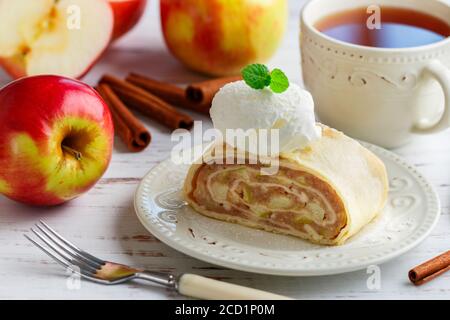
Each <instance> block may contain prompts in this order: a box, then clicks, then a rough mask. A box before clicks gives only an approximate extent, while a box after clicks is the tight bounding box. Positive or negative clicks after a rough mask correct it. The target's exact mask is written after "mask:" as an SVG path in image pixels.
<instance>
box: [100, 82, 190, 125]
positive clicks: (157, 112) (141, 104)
mask: <svg viewBox="0 0 450 320" xmlns="http://www.w3.org/2000/svg"><path fill="white" fill-rule="evenodd" d="M100 83H106V84H108V85H109V86H110V87H111V88H112V89H113V90H114V92H115V93H116V94H117V95H118V96H119V97H120V98H121V99H122V101H123V102H124V103H125V104H126V105H128V106H130V107H133V108H135V109H137V110H139V111H140V112H142V113H144V114H146V115H147V116H149V117H151V118H153V119H155V120H156V121H158V122H159V123H161V124H163V125H164V126H166V127H168V128H170V129H179V128H184V129H191V128H192V126H193V125H194V121H193V120H192V118H191V117H190V116H189V115H186V114H184V113H181V112H179V111H178V110H177V109H175V108H174V107H173V106H172V105H170V104H169V103H167V102H165V101H164V100H162V99H161V98H158V97H157V96H155V95H153V94H151V93H150V92H147V91H145V90H144V89H142V88H140V87H138V86H135V85H134V84H132V83H129V82H126V81H123V80H121V79H118V78H116V77H114V76H111V75H105V76H103V78H102V79H101V80H100Z"/></svg>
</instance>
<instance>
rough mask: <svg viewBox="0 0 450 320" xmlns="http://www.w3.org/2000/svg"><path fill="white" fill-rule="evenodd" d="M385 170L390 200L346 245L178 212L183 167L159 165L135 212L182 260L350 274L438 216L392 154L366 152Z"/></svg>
mask: <svg viewBox="0 0 450 320" xmlns="http://www.w3.org/2000/svg"><path fill="white" fill-rule="evenodd" d="M364 145H365V146H366V147H367V148H369V149H370V150H372V151H373V152H374V153H375V154H377V155H378V156H379V157H380V158H381V159H382V160H383V161H384V163H385V164H386V167H387V171H388V175H389V181H390V193H389V200H388V202H387V206H386V208H385V210H384V212H383V213H382V214H381V215H380V216H379V217H378V218H377V219H375V220H374V221H373V222H372V223H370V224H369V225H368V226H366V227H365V228H364V229H363V230H362V231H361V232H360V233H358V234H357V235H355V236H354V237H352V238H351V239H350V240H349V241H347V243H346V244H344V245H342V246H338V247H327V246H319V245H315V244H311V243H309V242H306V241H303V240H300V239H297V238H294V237H290V236H283V235H277V234H272V233H269V232H265V231H260V230H254V229H251V228H247V227H244V226H240V225H235V224H231V223H227V222H222V221H217V220H214V219H211V218H207V217H204V216H202V215H200V214H198V213H196V212H195V211H194V210H193V209H191V208H190V207H189V206H187V205H186V204H185V202H184V201H183V199H182V197H181V188H182V185H183V181H184V178H185V176H186V173H187V170H188V168H189V166H188V165H176V164H174V163H173V162H172V161H171V160H166V161H164V162H162V163H161V164H159V165H158V166H156V167H154V168H153V169H152V170H151V171H150V173H149V174H148V175H147V176H146V177H145V178H144V179H143V180H142V182H141V184H140V186H139V188H138V190H137V193H136V196H135V208H136V212H137V215H138V217H139V219H140V221H141V222H142V224H143V225H144V226H145V227H146V228H147V229H148V230H149V231H150V232H151V233H152V234H153V235H154V236H155V237H157V238H158V239H159V240H161V241H162V242H164V243H166V244H167V245H169V246H171V247H172V248H174V249H176V250H179V251H181V252H183V253H185V254H187V255H190V256H192V257H195V258H198V259H200V260H204V261H207V262H210V263H213V264H216V265H221V266H224V267H228V268H232V269H238V270H243V271H249V272H255V273H264V274H273V275H287V276H313V275H328V274H337V273H343V272H349V271H354V270H359V269H363V268H366V267H367V266H369V265H373V264H380V263H383V262H385V261H387V260H390V259H392V258H395V257H397V256H399V255H401V254H403V253H405V252H406V251H408V250H410V249H412V248H413V247H414V246H416V245H417V244H419V243H420V242H421V241H422V240H424V239H425V237H426V236H427V235H428V234H429V233H430V232H431V230H432V229H433V227H434V225H435V224H436V222H437V220H438V218H439V215H440V204H439V199H438V197H437V194H436V192H435V191H434V190H433V188H432V187H431V185H430V183H428V182H427V181H426V180H425V178H424V177H423V176H422V175H421V174H419V173H418V172H417V171H416V169H415V168H414V167H412V166H410V165H408V164H407V163H406V162H405V161H404V160H403V159H401V158H400V157H398V156H397V155H396V154H394V153H392V152H390V151H387V150H384V149H382V148H380V147H376V146H373V145H369V144H366V143H365V144H364Z"/></svg>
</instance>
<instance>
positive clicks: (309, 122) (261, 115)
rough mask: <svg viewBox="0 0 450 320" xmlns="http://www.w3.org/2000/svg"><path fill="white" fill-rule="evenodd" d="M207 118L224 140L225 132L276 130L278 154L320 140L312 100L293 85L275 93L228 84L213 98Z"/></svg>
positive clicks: (238, 84) (234, 83)
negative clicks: (209, 115) (277, 131)
mask: <svg viewBox="0 0 450 320" xmlns="http://www.w3.org/2000/svg"><path fill="white" fill-rule="evenodd" d="M210 114H211V119H212V121H213V124H214V127H215V128H216V129H217V130H219V131H220V132H221V133H222V135H223V136H224V137H226V129H239V128H240V129H243V130H248V129H256V130H258V129H279V152H291V151H294V150H296V149H302V148H304V147H305V146H307V145H308V144H309V143H310V142H311V141H313V140H315V139H318V138H320V136H321V130H320V128H319V127H318V126H317V125H316V120H315V116H314V102H313V99H312V96H311V94H310V93H309V92H308V91H306V90H303V89H302V88H300V87H299V86H298V85H296V84H290V86H289V88H288V89H287V90H286V91H284V92H283V93H274V92H272V91H271V90H270V89H269V88H266V89H262V90H255V89H252V88H250V87H249V86H248V85H247V84H246V83H245V82H244V81H237V82H232V83H229V84H227V85H225V86H224V87H223V88H222V89H221V90H220V91H219V92H218V93H217V94H216V96H215V97H214V100H213V103H212V106H211V110H210ZM226 141H227V142H228V143H231V144H232V141H228V140H226ZM269 148H272V146H269ZM247 151H248V150H247Z"/></svg>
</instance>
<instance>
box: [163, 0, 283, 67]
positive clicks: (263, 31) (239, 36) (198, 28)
mask: <svg viewBox="0 0 450 320" xmlns="http://www.w3.org/2000/svg"><path fill="white" fill-rule="evenodd" d="M160 9H161V23H162V29H163V32H164V38H165V41H166V44H167V46H168V48H169V50H170V51H171V52H172V54H173V55H174V56H175V57H177V58H178V59H179V60H180V61H181V62H182V63H184V64H185V65H186V66H187V67H189V68H191V69H193V70H195V71H198V72H202V73H205V74H209V75H214V76H221V75H232V74H238V73H239V72H240V70H241V69H242V68H243V67H244V66H246V65H247V64H250V63H257V62H258V63H263V62H265V61H267V60H268V59H269V58H270V57H271V56H272V55H273V54H274V52H275V51H276V49H277V48H278V46H279V44H280V41H281V39H282V37H283V35H284V32H285V29H286V22H287V0H161V6H160Z"/></svg>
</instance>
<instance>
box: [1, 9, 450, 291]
mask: <svg viewBox="0 0 450 320" xmlns="http://www.w3.org/2000/svg"><path fill="white" fill-rule="evenodd" d="M157 2H158V1H156V0H155V1H150V3H151V4H150V7H149V8H148V10H147V13H146V16H145V18H144V19H143V21H142V22H141V23H140V24H139V26H138V27H137V28H136V29H135V30H133V32H132V33H130V34H129V35H127V37H126V38H124V39H121V40H120V41H119V42H117V43H115V44H114V46H113V47H112V48H111V49H110V50H109V51H108V53H107V54H106V55H105V57H104V58H103V59H102V60H101V61H100V63H99V64H98V65H97V66H96V67H95V68H94V69H93V70H92V71H91V73H89V74H88V76H87V77H86V78H85V79H84V80H85V81H87V82H88V83H90V84H95V83H96V81H97V80H98V78H99V77H100V76H101V75H102V74H103V73H105V72H108V73H112V74H115V75H119V76H122V75H125V74H126V73H127V72H128V71H131V70H134V71H139V72H141V73H144V74H149V75H152V76H154V77H156V78H159V79H162V80H167V81H171V82H175V83H180V84H182V83H187V82H190V81H194V80H201V79H203V78H202V77H201V76H199V75H196V74H194V73H191V72H189V71H187V70H185V69H184V68H183V67H182V66H181V65H180V64H179V63H178V62H177V61H176V60H175V59H173V58H172V57H171V56H170V54H169V53H168V52H167V50H166V48H165V46H164V43H163V40H162V37H161V32H160V25H159V9H158V3H157ZM303 2H304V1H296V0H291V1H290V23H289V28H288V34H287V36H286V37H285V39H284V41H283V45H282V47H281V49H280V50H279V51H278V53H277V55H276V56H275V57H274V58H273V59H272V60H271V63H270V65H271V66H277V67H280V68H282V69H283V70H286V71H287V73H288V76H289V77H290V78H291V79H292V80H293V81H294V82H297V83H301V77H300V61H299V52H298V39H297V38H298V17H299V12H300V8H301V6H302V3H303ZM8 81H10V79H9V78H8V77H7V76H6V75H5V74H4V73H1V71H0V85H4V84H6V83H8ZM193 116H195V118H196V119H199V120H204V121H205V123H209V122H208V119H207V118H206V117H201V116H198V115H193ZM145 123H146V125H147V126H148V127H149V128H150V130H151V132H152V134H153V143H152V145H151V147H150V148H149V149H148V150H146V151H145V152H143V153H141V154H129V153H127V152H126V151H125V149H124V147H123V145H122V143H121V142H120V141H117V144H116V149H115V152H114V156H113V159H112V163H111V166H110V168H109V170H108V172H107V173H106V175H105V176H104V178H103V179H102V180H101V181H100V183H99V184H98V185H97V186H96V187H95V188H93V189H92V190H91V191H90V192H89V193H88V194H86V195H85V196H83V197H81V198H80V199H78V200H75V201H73V202H71V203H69V204H67V205H65V206H61V207H57V208H53V209H35V208H30V207H26V206H22V205H19V204H17V203H14V202H11V201H9V200H7V199H5V198H4V197H0V299H10V298H22V299H52V298H56V299H79V298H82V299H171V298H179V297H178V296H177V295H175V294H173V293H170V292H168V291H167V290H165V289H162V288H159V287H156V286H151V285H147V284H142V283H134V284H126V285H121V286H116V287H106V286H105V287H104V286H99V285H95V284H92V283H89V282H85V281H83V282H82V283H81V288H79V289H77V290H70V289H69V288H68V286H67V282H68V277H67V274H66V273H65V272H64V270H62V269H60V267H59V266H58V265H56V264H55V263H53V262H52V261H51V260H50V259H49V258H47V256H45V255H43V254H42V253H41V252H40V251H38V250H37V249H35V248H34V247H32V246H31V244H30V243H29V242H28V241H27V240H26V239H25V238H24V237H23V234H24V233H27V232H29V228H30V227H31V226H32V225H33V223H34V222H36V221H37V220H38V219H44V220H45V221H47V222H48V223H50V224H51V225H52V226H54V227H55V228H56V229H57V230H59V231H60V232H61V233H62V234H64V235H66V236H67V237H68V238H69V239H72V240H73V241H75V242H76V243H77V244H79V246H81V247H83V248H86V249H88V250H90V251H92V252H93V253H94V254H96V255H99V256H100V257H102V258H104V259H110V260H113V261H118V262H122V263H126V264H130V265H135V266H141V267H145V268H147V269H150V270H156V271H163V272H174V273H180V272H192V273H197V274H200V275H204V276H212V277H215V278H218V279H223V280H226V281H230V282H233V283H237V284H242V285H247V286H251V287H255V288H259V289H265V290H269V291H273V292H276V293H280V294H284V295H288V296H292V297H295V298H300V299H347V298H356V299H390V298H405V299H431V298H434V299H445V298H446V299H448V298H450V273H447V274H444V275H443V276H441V277H440V278H438V279H436V280H434V281H433V282H431V283H429V284H426V285H424V286H422V287H414V286H412V285H411V284H410V283H409V282H408V280H407V271H408V270H409V269H410V268H411V267H413V266H414V265H416V264H418V263H420V262H423V261H424V260H427V259H429V258H431V257H433V256H435V255H437V254H439V253H441V252H444V251H446V250H448V249H449V239H450V210H449V206H450V131H446V132H443V133H439V134H435V135H432V136H418V137H417V138H416V139H415V141H414V142H413V143H411V144H410V145H408V146H405V147H403V148H400V149H397V150H395V152H397V153H398V154H400V155H402V156H404V157H405V158H406V159H408V160H409V162H410V163H412V164H414V165H416V166H417V167H418V169H419V170H420V171H421V172H422V173H423V174H424V175H425V176H426V177H427V178H428V179H429V180H430V181H431V182H432V184H433V185H434V186H435V188H436V190H437V191H438V193H439V196H440V198H441V202H442V216H441V218H440V221H439V224H438V225H437V227H436V228H435V230H434V231H433V233H432V234H431V235H430V236H429V237H428V238H427V239H426V240H425V241H424V242H423V243H422V244H421V245H420V246H418V247H417V248H416V249H414V250H412V251H410V252H408V253H406V254H404V255H403V256H401V257H399V258H397V259H394V260H392V261H391V262H388V263H385V264H383V265H381V266H380V268H381V288H380V289H379V290H369V289H368V287H367V284H366V282H367V279H368V277H369V274H367V273H366V270H362V271H357V272H352V273H347V274H342V275H335V276H325V277H298V278H287V277H276V276H265V275H255V274H250V273H245V272H239V271H233V270H227V269H223V268H221V267H215V266H213V265H210V264H208V263H204V262H201V261H199V260H196V259H193V258H190V257H188V256H186V255H184V254H182V253H180V252H177V251H175V250H173V249H171V248H169V247H167V246H166V245H164V244H162V243H160V242H159V241H157V240H156V239H155V238H154V237H152V236H151V235H150V234H149V233H148V232H147V231H146V230H145V229H144V228H143V227H142V226H141V224H140V223H139V221H138V219H137V218H136V216H135V213H134V210H133V205H132V199H133V195H134V191H135V189H136V187H137V185H138V183H139V180H140V178H141V177H143V176H144V175H145V174H146V173H147V172H148V171H149V170H150V169H151V168H152V167H153V166H154V165H155V164H157V163H158V162H160V161H161V160H163V159H165V158H167V157H168V155H169V152H170V148H171V146H172V143H171V141H170V132H169V131H168V130H166V129H165V128H163V127H161V126H160V125H158V124H156V123H155V122H153V121H150V120H145Z"/></svg>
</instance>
